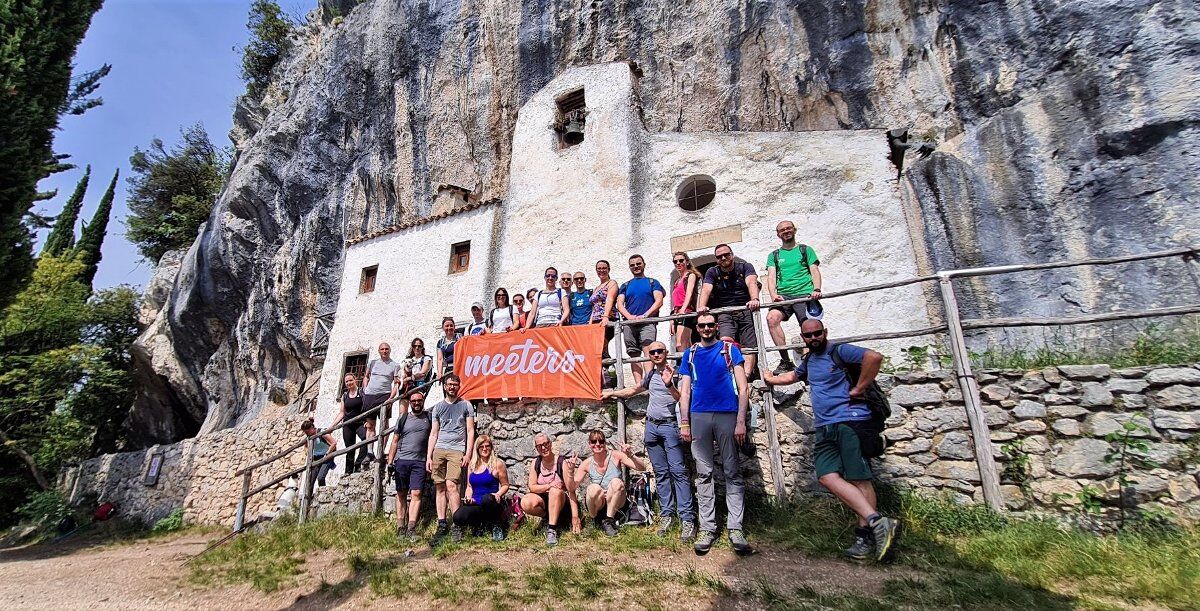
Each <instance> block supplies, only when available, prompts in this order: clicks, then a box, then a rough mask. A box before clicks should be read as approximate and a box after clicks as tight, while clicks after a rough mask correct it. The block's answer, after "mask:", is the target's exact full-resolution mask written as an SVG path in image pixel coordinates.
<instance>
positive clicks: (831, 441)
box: [813, 422, 879, 481]
mask: <svg viewBox="0 0 1200 611" xmlns="http://www.w3.org/2000/svg"><path fill="white" fill-rule="evenodd" d="M865 424H866V423H865V422H838V423H836V424H826V425H824V426H819V427H817V431H816V433H817V436H816V442H815V444H814V446H813V467H814V468H815V469H816V471H817V477H818V478H820V477H821V476H823V475H828V474H830V473H838V474H840V475H841V476H842V477H843V478H844V479H846V480H849V481H869V480H871V479H872V477H873V476H872V474H871V465H870V463H868V462H867V459H865V458H863V445H862V436H867V437H870V436H874V437H875V438H876V439H878V438H879V435H878V433H875V432H873V431H869V430H867V429H866V426H865Z"/></svg>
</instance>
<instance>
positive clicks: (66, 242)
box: [42, 165, 92, 257]
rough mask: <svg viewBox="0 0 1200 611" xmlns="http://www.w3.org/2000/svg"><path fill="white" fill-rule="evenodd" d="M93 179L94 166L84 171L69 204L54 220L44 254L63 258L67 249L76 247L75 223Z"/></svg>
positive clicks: (68, 201)
mask: <svg viewBox="0 0 1200 611" xmlns="http://www.w3.org/2000/svg"><path fill="white" fill-rule="evenodd" d="M91 178H92V166H90V165H89V166H87V169H85V170H84V171H83V178H80V179H79V182H78V183H76V184H75V190H74V191H73V192H72V193H71V197H69V198H67V203H66V204H63V209H62V212H59V213H58V217H56V218H55V219H54V228H53V229H51V230H50V235H48V236H46V242H45V243H44V244H42V254H48V255H54V256H56V257H57V256H61V255H62V254H63V253H65V252H67V249H69V248H71V247H73V246H75V223H76V222H78V221H79V211H80V210H81V209H83V196H84V195H86V194H87V188H88V181H89V180H91Z"/></svg>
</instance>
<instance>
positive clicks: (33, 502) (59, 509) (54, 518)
mask: <svg viewBox="0 0 1200 611" xmlns="http://www.w3.org/2000/svg"><path fill="white" fill-rule="evenodd" d="M17 513H19V514H20V516H21V518H22V519H23V520H24V521H25V522H27V523H29V524H31V525H34V526H37V527H39V528H43V529H48V528H54V527H56V526H58V524H59V523H61V522H62V521H63V520H65V519H67V518H68V517H70V516H71V513H72V512H71V507H70V505H68V504H67V500H66V499H64V498H63V495H62V494H61V493H59V492H58V491H57V490H43V491H41V492H35V493H33V494H31V495H29V501H28V502H26V503H25V504H24V505H22V506H21V508H20V509H18V510H17Z"/></svg>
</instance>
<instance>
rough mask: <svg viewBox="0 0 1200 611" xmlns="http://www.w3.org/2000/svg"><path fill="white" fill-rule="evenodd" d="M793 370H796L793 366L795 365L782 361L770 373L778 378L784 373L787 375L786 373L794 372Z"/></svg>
mask: <svg viewBox="0 0 1200 611" xmlns="http://www.w3.org/2000/svg"><path fill="white" fill-rule="evenodd" d="M795 370H796V365H795V364H793V363H792V362H791V361H783V362H782V363H780V364H779V366H778V367H776V368H775V370H774V371H772V372H771V373H773V374H775V375H777V376H779V375H783V374H785V373H788V372H790V371H795Z"/></svg>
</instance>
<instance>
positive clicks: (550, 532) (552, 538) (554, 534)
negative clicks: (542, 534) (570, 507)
mask: <svg viewBox="0 0 1200 611" xmlns="http://www.w3.org/2000/svg"><path fill="white" fill-rule="evenodd" d="M555 545H558V529H557V528H547V529H546V547H554V546H555Z"/></svg>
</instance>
